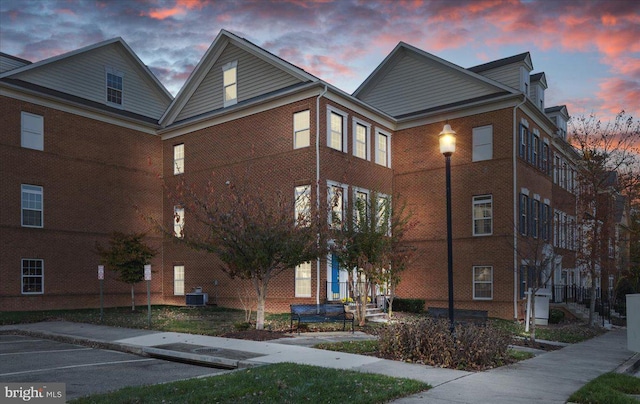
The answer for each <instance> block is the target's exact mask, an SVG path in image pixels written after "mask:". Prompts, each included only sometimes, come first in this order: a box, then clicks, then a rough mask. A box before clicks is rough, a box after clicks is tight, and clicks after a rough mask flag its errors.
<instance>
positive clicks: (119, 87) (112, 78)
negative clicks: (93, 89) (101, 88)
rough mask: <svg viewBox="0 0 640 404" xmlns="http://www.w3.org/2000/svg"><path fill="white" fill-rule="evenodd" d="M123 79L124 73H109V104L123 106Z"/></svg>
mask: <svg viewBox="0 0 640 404" xmlns="http://www.w3.org/2000/svg"><path fill="white" fill-rule="evenodd" d="M123 77H124V75H123V74H122V73H117V72H114V71H107V102H109V103H111V104H116V105H122V91H123Z"/></svg>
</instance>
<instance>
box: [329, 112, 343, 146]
mask: <svg viewBox="0 0 640 404" xmlns="http://www.w3.org/2000/svg"><path fill="white" fill-rule="evenodd" d="M327 128H328V132H327V146H329V147H330V148H332V149H335V150H340V151H342V152H346V151H347V114H345V113H344V112H341V111H339V110H337V109H335V108H333V107H331V106H327Z"/></svg>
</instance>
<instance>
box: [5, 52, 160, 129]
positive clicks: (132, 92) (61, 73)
mask: <svg viewBox="0 0 640 404" xmlns="http://www.w3.org/2000/svg"><path fill="white" fill-rule="evenodd" d="M107 67H108V68H111V69H113V70H115V71H118V72H121V73H124V79H123V96H122V98H123V102H122V109H123V110H126V111H130V112H133V113H136V114H140V115H143V116H148V117H151V118H154V119H160V117H161V116H162V114H163V113H164V111H165V110H166V108H167V107H168V106H169V104H170V103H171V100H170V99H169V98H167V97H165V96H163V95H161V94H159V91H158V90H156V89H155V88H154V86H155V84H153V83H152V81H151V80H150V79H148V78H147V77H146V75H145V73H144V72H143V71H142V69H140V68H139V66H137V64H135V63H134V62H133V61H132V60H131V59H130V57H129V55H128V54H127V53H126V52H125V51H124V50H123V49H122V48H121V47H120V45H119V44H117V43H114V44H111V45H109V46H105V47H101V48H97V49H93V50H91V51H88V52H85V53H80V54H77V55H73V56H70V57H67V58H64V59H60V60H58V61H55V62H52V63H49V64H46V65H43V66H41V67H37V68H34V69H33V70H27V71H25V72H22V73H18V74H16V75H14V76H11V77H12V78H16V79H20V80H24V81H27V82H29V83H33V84H37V85H39V86H42V87H46V88H51V89H54V90H57V91H60V92H63V93H67V94H72V95H75V96H77V97H80V98H84V99H88V100H91V101H95V102H98V103H101V104H105V105H109V106H113V105H112V104H107V102H106V99H107V96H106V73H105V72H106V68H107Z"/></svg>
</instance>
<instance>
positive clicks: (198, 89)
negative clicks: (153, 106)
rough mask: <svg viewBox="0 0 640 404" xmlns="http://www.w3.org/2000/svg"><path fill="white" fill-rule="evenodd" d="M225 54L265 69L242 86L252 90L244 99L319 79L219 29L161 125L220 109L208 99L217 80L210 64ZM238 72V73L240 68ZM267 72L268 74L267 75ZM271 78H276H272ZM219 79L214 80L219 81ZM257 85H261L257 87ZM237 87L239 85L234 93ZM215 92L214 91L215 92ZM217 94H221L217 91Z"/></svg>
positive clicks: (222, 59) (215, 71) (162, 119)
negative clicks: (247, 84)
mask: <svg viewBox="0 0 640 404" xmlns="http://www.w3.org/2000/svg"><path fill="white" fill-rule="evenodd" d="M227 56H228V57H246V58H249V59H246V60H247V61H249V64H253V65H255V66H254V68H255V69H258V70H261V71H263V72H264V71H267V70H268V71H267V74H265V75H264V77H262V76H263V75H262V74H260V75H256V76H253V77H252V78H253V79H254V80H260V81H261V85H253V86H246V87H245V88H253V92H252V93H251V94H250V95H248V96H247V97H248V98H252V99H253V98H256V97H261V96H264V95H265V94H267V93H269V92H276V91H282V90H283V89H285V88H287V87H291V86H295V85H296V84H302V83H314V82H321V80H320V79H318V78H317V77H315V76H314V75H312V74H310V73H308V72H306V71H305V70H303V69H300V68H299V67H296V66H294V65H293V64H291V63H289V62H287V61H285V60H284V59H281V58H279V57H278V56H276V55H274V54H272V53H270V52H267V51H266V50H264V49H262V48H260V47H259V46H257V45H255V44H253V43H251V42H250V41H248V40H246V39H244V38H241V37H238V36H236V35H235V34H232V33H231V32H229V31H226V30H221V31H220V32H219V33H218V35H217V37H216V38H215V40H214V41H213V43H212V44H211V46H209V49H207V51H206V52H205V54H204V56H203V57H202V59H201V60H200V62H198V65H197V66H196V67H195V69H194V70H193V72H191V75H190V76H189V78H188V79H187V81H186V82H185V84H184V85H183V86H182V88H181V89H180V91H179V92H178V95H177V96H176V97H175V99H174V100H173V102H172V103H171V105H170V106H169V108H167V110H166V112H165V113H164V114H163V116H162V118H161V119H160V123H161V125H163V126H168V125H171V124H172V123H174V122H177V121H179V120H184V119H188V118H192V117H194V116H198V115H202V114H203V113H206V112H210V111H211V110H215V109H221V108H222V106H221V102H220V101H218V102H215V101H212V99H211V90H212V88H213V87H215V85H216V83H217V81H216V80H218V78H220V80H221V74H219V73H220V72H219V71H218V70H215V69H214V66H220V65H221V64H222V63H223V62H224V61H225V57H227ZM239 71H240V72H241V70H240V69H239ZM238 74H241V73H238ZM216 75H217V76H216ZM269 75H271V76H270V77H269ZM270 78H271V79H272V80H271V82H269V80H270ZM273 78H276V79H275V80H273ZM220 80H218V81H219V82H220V84H221V81H220ZM238 81H240V78H238ZM258 87H262V88H261V89H258ZM240 90H241V89H240V87H239V88H238V92H240ZM215 93H216V94H218V92H217V91H216V92H215ZM219 94H220V96H221V94H222V91H221V90H220V92H219ZM241 98H242V97H241V94H238V104H236V105H238V106H240V105H242V102H241V101H246V99H245V100H242V99H241ZM229 108H233V107H229Z"/></svg>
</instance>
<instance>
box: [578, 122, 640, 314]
mask: <svg viewBox="0 0 640 404" xmlns="http://www.w3.org/2000/svg"><path fill="white" fill-rule="evenodd" d="M569 139H570V142H571V143H572V144H573V145H574V147H575V148H576V149H577V151H578V153H579V154H580V157H581V161H580V163H579V169H578V181H579V184H580V192H579V194H578V203H577V205H578V206H577V208H578V224H579V226H580V233H581V236H580V241H581V243H580V245H579V249H578V262H579V263H580V265H581V267H582V271H583V272H585V273H586V274H587V275H588V277H589V278H590V281H591V284H590V294H591V302H590V303H591V304H590V307H589V324H590V325H593V323H594V321H595V316H594V313H595V304H596V301H595V300H596V299H595V297H596V279H598V278H599V277H600V276H601V275H602V273H603V271H605V270H606V268H607V266H608V265H609V262H608V257H609V253H608V249H609V247H608V246H609V243H610V238H611V237H612V236H613V235H612V234H611V232H610V231H609V229H611V227H612V222H611V221H612V215H611V214H610V213H611V210H610V209H609V208H608V206H609V204H610V196H611V195H612V194H613V193H614V192H616V191H618V189H616V185H617V184H616V181H614V180H613V179H614V178H615V177H616V176H617V175H618V174H619V173H624V172H625V171H627V170H629V169H631V168H632V167H633V166H634V165H635V164H636V163H637V161H638V152H639V149H638V145H639V144H640V143H639V142H640V121H637V120H634V119H633V118H632V117H631V116H629V115H627V114H625V112H624V111H622V112H620V113H619V114H618V115H616V117H615V119H614V120H613V121H610V122H608V123H606V124H603V123H601V122H600V120H599V119H597V118H596V116H595V115H590V116H580V117H575V118H572V119H571V120H570V121H569Z"/></svg>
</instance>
